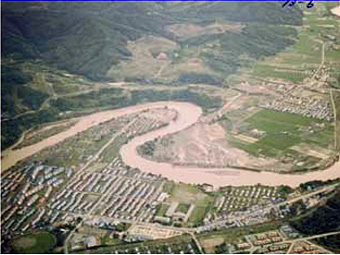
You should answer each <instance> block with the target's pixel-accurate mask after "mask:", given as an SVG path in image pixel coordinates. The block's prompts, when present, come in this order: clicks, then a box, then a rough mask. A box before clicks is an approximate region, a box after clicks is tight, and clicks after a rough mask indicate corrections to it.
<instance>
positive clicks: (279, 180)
mask: <svg viewBox="0 0 340 255" xmlns="http://www.w3.org/2000/svg"><path fill="white" fill-rule="evenodd" d="M159 107H168V108H169V109H174V110H176V111H177V112H178V117H177V119H176V120H175V121H172V122H171V123H170V124H169V125H168V126H165V127H163V128H161V129H157V130H155V131H151V132H149V133H147V134H144V135H141V136H138V137H135V138H133V139H132V140H130V141H129V142H128V143H127V144H125V145H123V146H122V147H121V149H120V154H121V157H122V160H123V161H124V163H125V164H126V165H129V166H131V167H136V168H139V169H140V170H141V171H143V172H148V173H153V174H159V175H162V176H163V177H166V178H168V179H170V180H174V181H178V182H184V183H193V184H203V183H208V184H212V185H213V186H214V187H215V188H218V187H221V186H226V185H235V186H241V185H255V184H259V183H260V184H263V185H270V186H277V185H289V186H292V187H296V186H298V185H299V184H300V183H303V182H307V181H312V180H323V181H325V180H329V179H335V178H340V162H337V163H336V164H334V165H333V166H331V167H330V168H328V169H326V170H323V171H314V172H308V173H303V174H278V173H272V172H254V171H247V170H236V169H232V168H199V167H188V166H174V165H172V164H170V163H160V162H155V161H151V160H148V159H146V158H143V157H141V156H140V155H139V154H138V153H137V150H136V148H137V147H138V146H139V145H142V144H143V143H145V142H147V141H150V140H153V139H155V138H157V137H162V136H164V135H168V134H173V133H175V132H178V131H181V130H183V129H186V128H188V127H189V126H191V125H193V124H194V123H196V122H197V121H198V120H199V118H200V116H201V114H202V110H201V108H200V107H198V106H196V105H193V104H190V103H182V102H172V101H165V102H156V103H148V104H143V105H137V106H131V107H127V108H122V109H118V110H110V111H103V112H98V113H94V114H91V115H88V116H84V117H81V118H79V121H78V122H77V123H76V124H75V125H74V126H72V127H71V128H70V129H68V130H66V131H64V132H61V133H59V134H56V135H54V136H52V137H50V138H48V139H45V140H43V141H41V142H39V143H36V144H34V145H31V146H28V147H24V148H22V149H19V150H7V151H5V152H4V153H3V159H2V162H1V167H2V171H4V170H6V169H8V168H10V167H11V166H13V165H15V164H16V163H17V162H18V161H20V160H23V159H25V158H27V157H29V156H31V155H33V154H35V153H37V152H38V151H40V150H42V149H44V148H47V147H49V146H53V145H55V144H57V143H59V142H61V141H63V140H65V139H67V138H69V137H71V136H74V135H76V134H77V133H79V132H82V131H84V130H86V129H88V128H90V127H92V126H95V125H98V124H99V123H102V122H105V121H108V120H110V119H112V118H117V117H120V116H123V115H125V114H132V113H135V112H138V111H141V110H146V109H151V108H159Z"/></svg>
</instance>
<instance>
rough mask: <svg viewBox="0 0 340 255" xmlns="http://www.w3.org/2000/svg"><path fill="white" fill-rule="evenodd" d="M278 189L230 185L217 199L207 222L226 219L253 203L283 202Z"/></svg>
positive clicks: (207, 217) (206, 219)
mask: <svg viewBox="0 0 340 255" xmlns="http://www.w3.org/2000/svg"><path fill="white" fill-rule="evenodd" d="M282 201H284V199H283V198H282V197H281V196H280V194H279V192H278V189H277V188H273V187H261V186H259V187H256V186H252V187H230V188H229V189H227V190H226V191H224V193H223V195H222V196H220V197H218V198H217V199H216V201H215V205H214V207H215V208H216V210H215V212H214V213H209V214H207V216H206V218H205V222H207V223H208V222H210V221H212V220H223V219H226V218H227V217H228V216H229V214H230V212H233V211H242V210H246V209H247V208H250V207H251V206H253V205H268V204H271V203H278V202H282Z"/></svg>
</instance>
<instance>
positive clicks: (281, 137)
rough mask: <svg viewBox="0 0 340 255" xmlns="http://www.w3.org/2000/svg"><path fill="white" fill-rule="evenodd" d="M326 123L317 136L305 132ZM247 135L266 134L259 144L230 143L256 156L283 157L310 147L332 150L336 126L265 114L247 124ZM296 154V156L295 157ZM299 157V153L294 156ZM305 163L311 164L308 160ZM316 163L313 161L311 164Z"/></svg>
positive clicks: (274, 113) (263, 111)
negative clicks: (300, 146)
mask: <svg viewBox="0 0 340 255" xmlns="http://www.w3.org/2000/svg"><path fill="white" fill-rule="evenodd" d="M321 123H323V125H324V126H323V127H322V128H319V129H315V132H313V133H310V132H309V131H306V130H307V128H308V127H313V126H315V125H316V124H321ZM244 125H245V129H246V131H250V130H253V129H258V130H261V131H265V133H266V135H265V136H264V137H262V138H260V139H259V140H258V141H257V142H255V143H252V144H248V143H244V142H242V141H240V140H236V139H233V138H231V139H230V142H231V143H232V144H233V145H234V146H236V147H238V148H241V149H243V150H245V151H247V152H249V153H251V154H253V155H260V154H262V155H265V156H268V157H281V156H285V155H287V154H289V153H290V152H291V151H289V148H290V147H292V146H294V145H297V144H300V143H307V144H311V145H314V146H320V147H323V148H328V149H333V148H331V147H332V143H333V132H334V131H333V128H334V127H333V126H332V124H331V123H327V122H322V121H320V120H317V119H313V118H308V117H303V116H300V115H296V114H291V113H283V112H277V111H273V110H262V111H260V112H258V113H256V114H255V115H253V116H252V117H250V118H248V119H247V120H245V122H244ZM292 154H294V153H292ZM295 154H296V152H295ZM305 160H311V159H309V158H306V159H305ZM310 163H311V164H312V163H315V162H314V160H311V162H310Z"/></svg>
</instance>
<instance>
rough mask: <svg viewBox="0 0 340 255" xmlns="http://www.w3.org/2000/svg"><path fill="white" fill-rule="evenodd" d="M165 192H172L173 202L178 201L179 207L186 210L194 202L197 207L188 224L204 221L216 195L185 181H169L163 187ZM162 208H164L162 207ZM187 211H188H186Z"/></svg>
mask: <svg viewBox="0 0 340 255" xmlns="http://www.w3.org/2000/svg"><path fill="white" fill-rule="evenodd" d="M163 190H164V192H168V193H169V194H170V198H169V199H170V201H171V202H178V203H179V206H178V208H179V209H177V211H178V210H180V211H181V212H184V211H185V209H186V208H188V209H189V207H188V206H190V204H194V205H195V208H194V210H193V211H192V213H191V215H190V217H189V220H188V222H187V223H186V224H187V225H188V226H198V225H199V224H201V223H202V221H203V219H204V217H205V214H206V213H207V212H208V211H209V210H210V209H211V208H212V206H213V202H214V200H215V198H216V197H215V196H214V195H213V194H207V193H204V192H203V191H201V190H200V189H199V188H197V187H195V186H192V185H187V184H184V183H170V182H169V183H167V184H166V185H164V187H163ZM161 209H162V208H161ZM184 213H186V212H184Z"/></svg>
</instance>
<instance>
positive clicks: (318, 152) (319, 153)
mask: <svg viewBox="0 0 340 255" xmlns="http://www.w3.org/2000/svg"><path fill="white" fill-rule="evenodd" d="M291 149H292V150H294V151H297V152H299V153H302V154H305V155H307V156H311V157H315V158H319V159H327V158H329V155H330V154H331V152H330V151H329V150H327V149H325V148H322V147H319V146H311V145H308V144H305V143H301V144H298V145H294V146H293V147H291Z"/></svg>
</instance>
